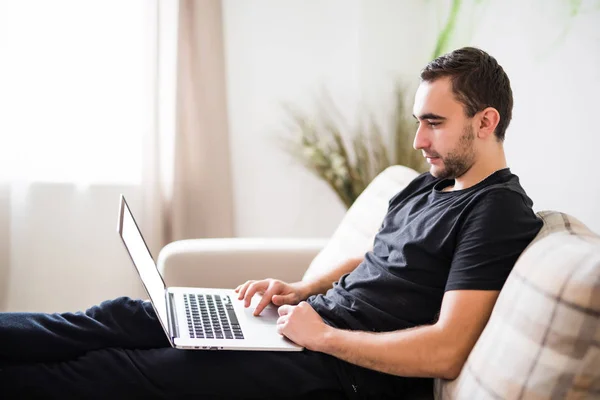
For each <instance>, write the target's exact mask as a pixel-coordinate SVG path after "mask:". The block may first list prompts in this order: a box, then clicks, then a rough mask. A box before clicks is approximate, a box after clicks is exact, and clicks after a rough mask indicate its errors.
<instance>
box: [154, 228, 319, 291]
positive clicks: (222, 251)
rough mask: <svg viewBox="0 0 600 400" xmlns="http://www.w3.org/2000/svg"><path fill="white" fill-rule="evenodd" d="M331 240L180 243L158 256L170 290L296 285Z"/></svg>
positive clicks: (163, 250)
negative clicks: (269, 282) (271, 282)
mask: <svg viewBox="0 0 600 400" xmlns="http://www.w3.org/2000/svg"><path fill="white" fill-rule="evenodd" d="M327 241H328V239H259V238H224V239H192V240H179V241H176V242H172V243H169V244H168V245H166V246H165V247H164V248H163V249H162V250H161V251H160V254H159V255H158V261H157V264H158V269H159V271H160V273H161V274H162V276H163V279H164V280H165V283H166V284H167V286H191V287H209V288H230V289H231V288H235V287H237V286H238V285H240V284H241V283H244V282H245V281H247V280H250V279H263V278H276V279H281V280H283V281H285V282H295V281H299V280H301V279H302V276H303V274H304V272H305V271H306V269H307V268H308V266H309V265H310V263H311V261H312V260H313V258H314V257H315V256H316V255H317V254H318V253H319V252H320V251H321V249H323V247H325V244H326V243H327Z"/></svg>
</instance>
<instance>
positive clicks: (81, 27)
mask: <svg viewBox="0 0 600 400" xmlns="http://www.w3.org/2000/svg"><path fill="white" fill-rule="evenodd" d="M156 4H157V3H156V1H151V0H126V1H123V0H95V1H92V0H86V1H81V0H52V1H47V0H0V179H4V180H6V179H8V180H25V181H37V182H40V181H42V182H75V183H80V184H89V183H139V182H140V181H141V170H142V147H143V146H142V139H143V137H144V135H145V134H146V133H147V132H150V131H151V130H152V129H154V127H155V120H154V111H153V110H154V106H155V90H154V88H155V75H156V74H155V72H156V50H155V49H156V7H157V5H156Z"/></svg>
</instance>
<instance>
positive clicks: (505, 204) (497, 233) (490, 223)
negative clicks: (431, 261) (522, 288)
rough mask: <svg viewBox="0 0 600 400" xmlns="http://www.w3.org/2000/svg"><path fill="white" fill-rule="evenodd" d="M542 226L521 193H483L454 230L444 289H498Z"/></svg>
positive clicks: (509, 191)
mask: <svg viewBox="0 0 600 400" xmlns="http://www.w3.org/2000/svg"><path fill="white" fill-rule="evenodd" d="M541 226H542V222H541V220H540V219H538V218H537V217H536V215H535V213H534V212H533V210H532V209H531V208H530V207H529V206H528V205H527V204H525V202H524V200H523V198H522V196H521V195H520V194H519V193H517V192H514V191H512V190H509V189H499V190H494V191H491V192H488V193H487V194H485V195H484V196H483V197H482V198H481V199H480V200H479V201H478V203H477V204H476V205H475V206H474V207H473V209H472V210H471V211H470V212H469V213H468V215H467V216H466V218H465V220H464V223H463V224H462V227H461V228H460V230H459V232H458V234H457V242H456V249H455V252H454V256H453V258H452V263H451V266H450V273H449V275H448V281H447V283H446V288H445V290H446V291H449V290H460V289H471V290H500V289H502V286H503V285H504V282H505V281H506V278H508V275H509V274H510V271H511V270H512V268H513V266H514V265H515V263H516V261H517V259H518V258H519V256H520V255H521V253H522V252H523V250H525V248H526V247H527V245H528V244H529V243H530V242H531V241H532V240H533V238H534V237H535V235H536V234H537V233H538V231H539V230H540V228H541Z"/></svg>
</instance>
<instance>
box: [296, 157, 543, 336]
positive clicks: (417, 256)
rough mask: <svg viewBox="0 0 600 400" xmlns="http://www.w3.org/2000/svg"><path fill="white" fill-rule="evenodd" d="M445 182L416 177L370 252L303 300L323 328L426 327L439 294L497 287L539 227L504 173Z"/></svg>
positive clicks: (522, 195)
mask: <svg viewBox="0 0 600 400" xmlns="http://www.w3.org/2000/svg"><path fill="white" fill-rule="evenodd" d="M453 184H454V181H453V180H450V179H445V180H441V179H436V178H434V177H433V176H432V175H431V174H429V173H424V174H422V175H420V176H418V177H417V178H415V179H414V180H413V181H412V182H411V183H410V184H409V185H408V186H407V187H406V188H405V189H404V190H402V191H401V192H400V193H398V194H397V195H395V196H394V197H393V198H392V199H391V200H390V203H389V209H388V213H387V215H386V216H385V218H384V220H383V224H382V226H381V228H380V230H379V232H378V233H377V235H376V236H375V241H374V245H373V250H372V251H370V252H368V253H367V254H366V255H365V259H364V261H363V262H362V263H361V264H360V265H359V266H358V267H357V268H356V269H355V270H354V271H352V272H351V273H350V274H346V275H344V276H342V277H341V278H340V280H339V282H336V283H334V285H333V288H331V289H329V291H328V292H327V293H326V294H325V295H322V294H319V295H315V296H311V297H309V298H308V300H307V301H308V303H309V304H311V306H312V307H313V308H314V309H315V310H316V311H317V312H318V313H319V314H320V315H321V317H322V318H323V319H324V320H325V321H326V322H327V323H329V324H330V325H333V326H335V327H338V328H342V329H352V330H363V331H365V330H366V331H376V332H387V331H394V330H398V329H405V328H409V327H412V326H417V325H423V324H430V323H433V322H435V319H436V317H437V315H438V313H439V311H440V307H441V303H442V297H443V295H444V292H446V291H449V290H459V289H479V290H500V289H501V288H502V286H503V284H504V282H505V281H506V278H507V277H508V274H509V273H510V271H511V270H512V268H513V266H514V264H515V262H516V261H517V258H518V257H519V255H520V254H521V252H522V251H523V250H524V249H525V247H527V245H528V244H529V243H530V242H531V240H532V239H533V238H534V237H535V235H536V234H537V233H538V231H539V230H540V228H541V227H542V222H541V220H540V219H538V218H537V217H536V215H535V213H534V212H533V210H532V209H531V207H532V205H533V203H532V201H531V199H530V198H529V197H528V196H527V194H526V193H525V191H524V190H523V188H522V187H521V185H520V184H519V178H518V177H517V176H516V175H514V174H512V173H511V172H510V170H509V169H508V168H505V169H502V170H499V171H496V172H495V173H493V174H492V175H490V176H489V177H487V178H486V179H484V180H483V181H481V182H479V183H478V184H476V185H474V186H472V187H470V188H467V189H464V190H457V191H449V192H444V191H442V189H444V188H445V187H448V186H450V185H453Z"/></svg>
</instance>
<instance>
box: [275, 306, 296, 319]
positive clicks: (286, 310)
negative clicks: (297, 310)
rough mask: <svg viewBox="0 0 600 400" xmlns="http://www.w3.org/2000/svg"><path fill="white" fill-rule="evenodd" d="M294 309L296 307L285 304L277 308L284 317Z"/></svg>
mask: <svg viewBox="0 0 600 400" xmlns="http://www.w3.org/2000/svg"><path fill="white" fill-rule="evenodd" d="M293 309H294V306H288V305H284V306H281V307H279V308H278V309H277V313H279V316H280V317H283V316H284V315H288V314H289V313H290V311H292V310H293Z"/></svg>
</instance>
